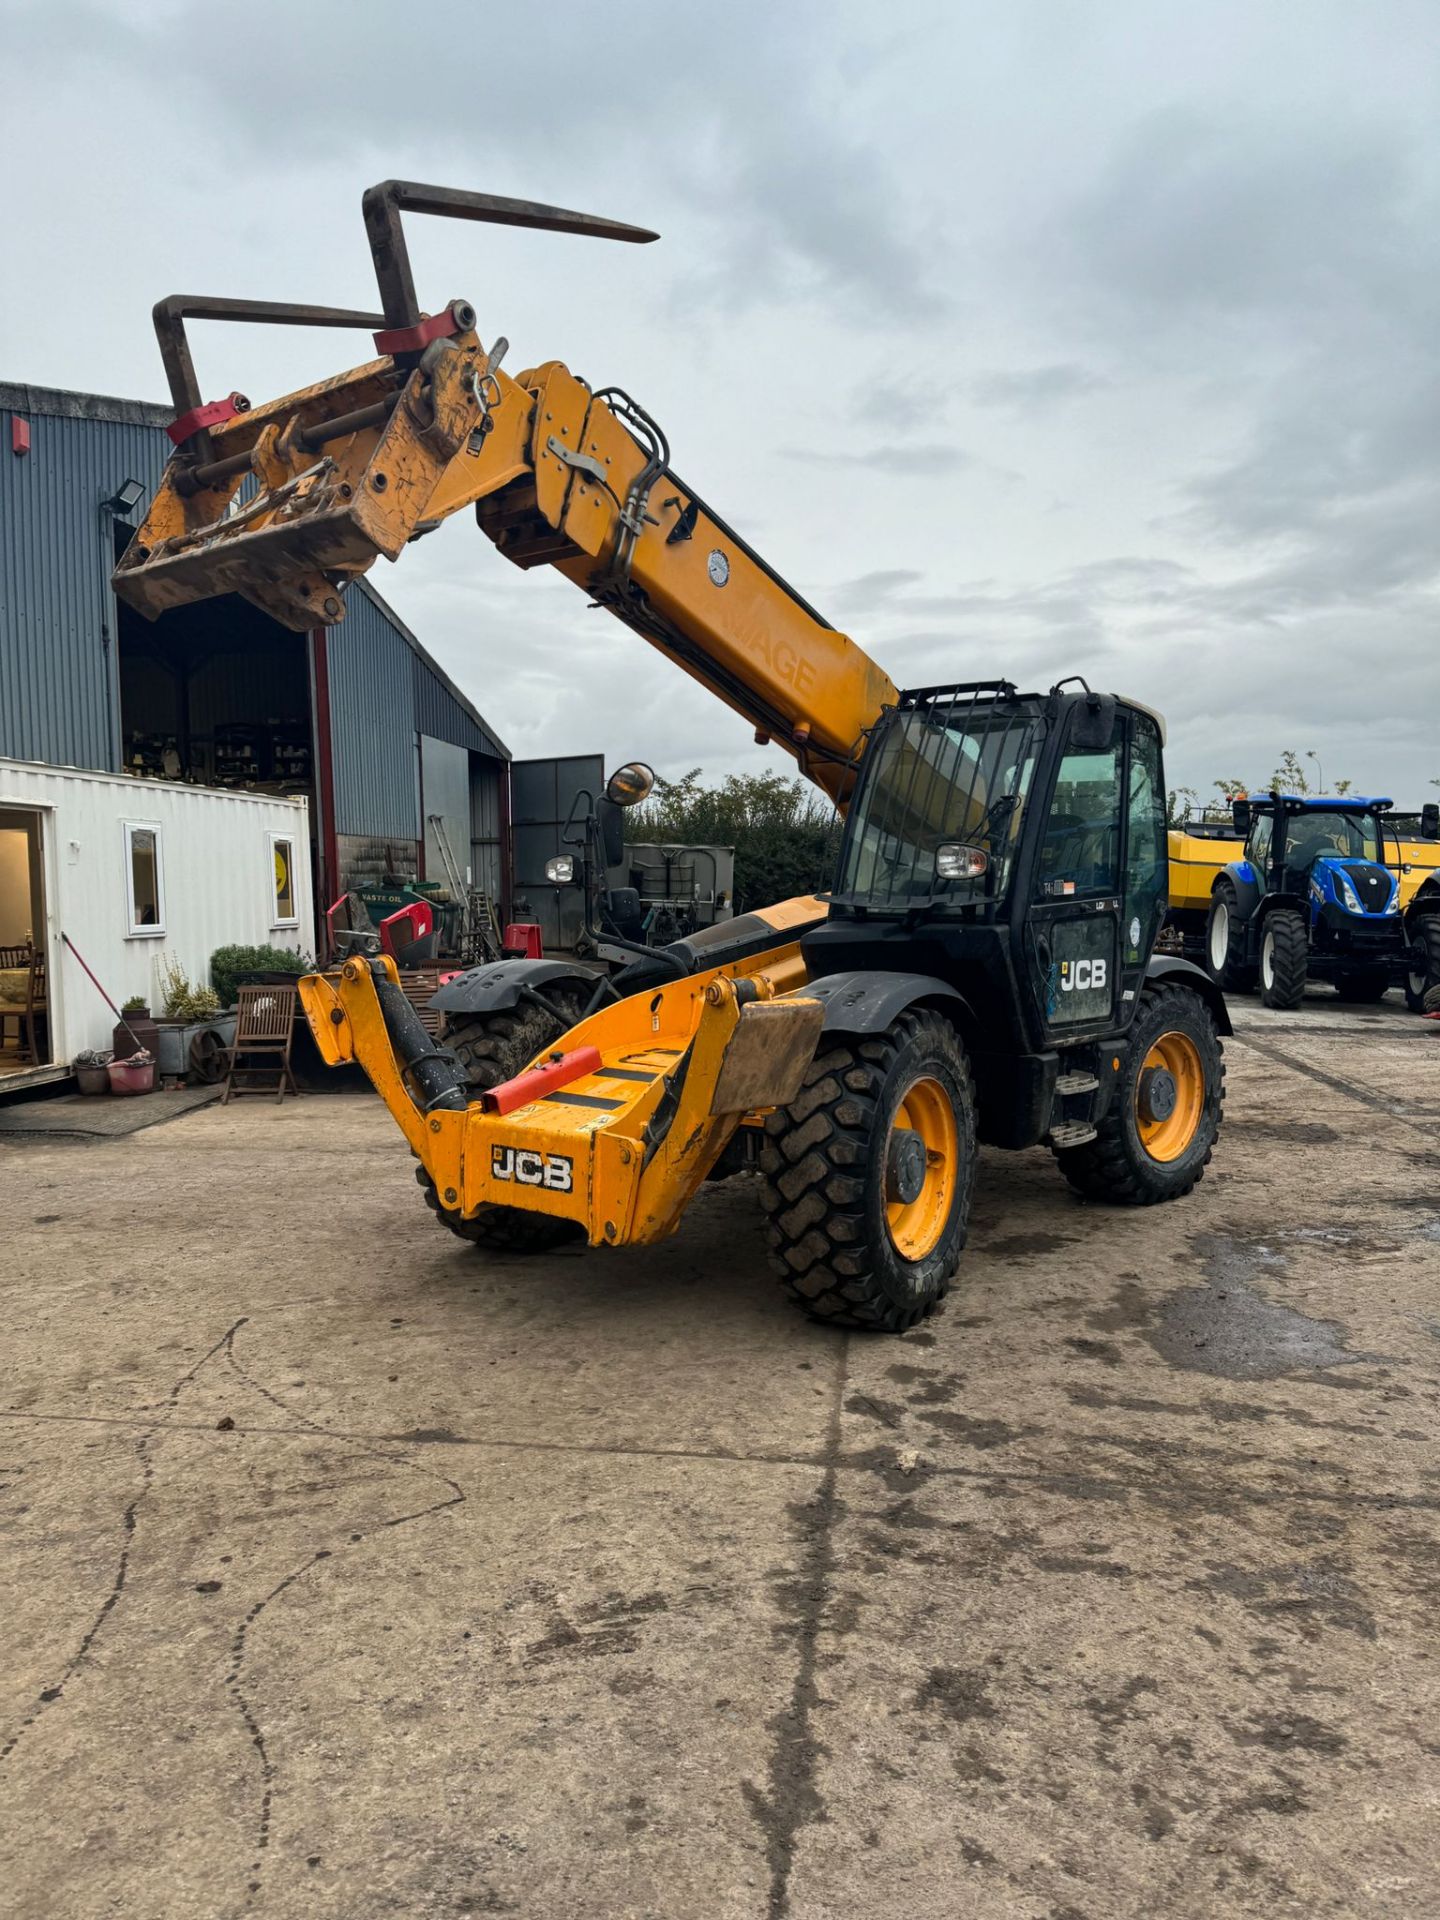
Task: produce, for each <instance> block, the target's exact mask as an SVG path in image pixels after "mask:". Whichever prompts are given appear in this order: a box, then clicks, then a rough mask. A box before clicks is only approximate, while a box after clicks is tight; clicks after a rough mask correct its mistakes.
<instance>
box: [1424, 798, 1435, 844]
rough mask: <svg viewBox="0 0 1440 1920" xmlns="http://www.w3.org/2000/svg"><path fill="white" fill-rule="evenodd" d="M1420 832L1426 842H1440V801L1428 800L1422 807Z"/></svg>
mask: <svg viewBox="0 0 1440 1920" xmlns="http://www.w3.org/2000/svg"><path fill="white" fill-rule="evenodd" d="M1420 832H1421V835H1422V837H1423V838H1424V839H1426V840H1440V800H1427V801H1426V802H1425V804H1424V806H1423V807H1421V809H1420Z"/></svg>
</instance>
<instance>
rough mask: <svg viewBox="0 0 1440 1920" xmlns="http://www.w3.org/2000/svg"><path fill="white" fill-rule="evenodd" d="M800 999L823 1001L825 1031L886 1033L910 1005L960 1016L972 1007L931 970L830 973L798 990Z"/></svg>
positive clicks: (957, 1020)
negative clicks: (952, 1012) (922, 971)
mask: <svg viewBox="0 0 1440 1920" xmlns="http://www.w3.org/2000/svg"><path fill="white" fill-rule="evenodd" d="M795 995H796V998H797V999H804V1000H819V1001H820V1002H821V1003H822V1005H823V1006H824V1008H825V1025H824V1028H823V1031H824V1032H825V1033H883V1032H884V1030H885V1029H886V1027H888V1026H889V1025H890V1022H891V1021H892V1020H893V1019H894V1018H895V1016H896V1015H897V1014H899V1013H903V1012H904V1011H905V1009H906V1008H907V1007H913V1006H920V1005H924V1006H939V1007H940V1008H942V1010H943V1009H945V1008H946V1007H947V1006H948V1007H952V1008H953V1009H954V1015H955V1017H956V1024H957V1025H960V1024H961V1020H960V1018H959V1016H961V1015H968V1014H969V1012H970V1008H969V1006H968V1004H967V1003H966V1001H965V1000H964V999H963V998H962V996H961V995H960V994H958V993H957V992H956V991H955V989H954V987H950V986H947V985H946V984H945V982H944V981H943V980H937V979H936V978H935V977H934V975H933V974H928V973H869V972H858V973H827V974H825V975H824V976H823V977H822V978H821V979H819V980H811V981H809V982H808V983H807V984H806V985H805V986H803V987H797V988H796V990H795Z"/></svg>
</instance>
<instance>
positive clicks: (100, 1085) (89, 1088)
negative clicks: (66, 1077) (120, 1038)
mask: <svg viewBox="0 0 1440 1920" xmlns="http://www.w3.org/2000/svg"><path fill="white" fill-rule="evenodd" d="M111 1058H112V1055H110V1054H109V1053H103V1052H101V1053H97V1052H96V1050H95V1048H94V1047H86V1049H85V1051H84V1052H83V1053H77V1054H76V1056H75V1058H74V1059H73V1060H72V1061H71V1062H70V1071H71V1072H72V1073H73V1074H74V1075H75V1084H76V1086H77V1087H79V1089H80V1091H81V1093H108V1092H109V1091H110V1075H109V1073H108V1072H107V1071H106V1069H107V1068H108V1067H109V1065H110V1061H111Z"/></svg>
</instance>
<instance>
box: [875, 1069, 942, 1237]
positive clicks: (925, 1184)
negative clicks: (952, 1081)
mask: <svg viewBox="0 0 1440 1920" xmlns="http://www.w3.org/2000/svg"><path fill="white" fill-rule="evenodd" d="M902 1129H907V1130H908V1131H910V1132H911V1133H918V1134H919V1136H920V1140H921V1143H922V1144H923V1146H924V1148H925V1171H924V1174H923V1176H922V1179H921V1184H920V1191H919V1193H917V1194H916V1196H915V1198H914V1199H913V1200H888V1199H887V1201H886V1203H885V1220H886V1224H887V1225H888V1227H889V1229H890V1238H891V1240H893V1241H894V1243H895V1250H896V1252H897V1253H899V1254H900V1255H901V1257H902V1258H903V1259H906V1260H923V1259H924V1258H925V1255H926V1254H927V1253H930V1252H931V1251H932V1250H933V1249H934V1247H935V1246H936V1244H937V1243H938V1241H939V1239H940V1236H941V1234H942V1233H943V1232H944V1231H945V1222H946V1221H947V1220H948V1219H949V1217H950V1206H951V1202H952V1201H953V1199H954V1196H955V1182H956V1179H957V1177H958V1173H959V1161H960V1132H959V1129H958V1127H957V1126H956V1124H955V1109H954V1107H952V1106H951V1104H950V1096H949V1094H948V1093H946V1091H945V1089H944V1087H943V1086H942V1085H941V1084H940V1082H939V1081H938V1080H932V1079H929V1078H926V1079H923V1080H916V1081H914V1082H912V1084H911V1085H910V1086H909V1087H908V1088H907V1089H906V1092H905V1097H904V1099H903V1100H902V1101H901V1102H900V1105H899V1106H898V1107H897V1108H896V1110H895V1118H894V1119H893V1120H892V1121H891V1123H890V1131H891V1135H892V1136H893V1135H894V1134H895V1133H898V1132H900V1131H901V1130H902ZM885 1151H886V1162H887V1164H888V1161H889V1154H890V1140H889V1139H887V1140H886V1143H885Z"/></svg>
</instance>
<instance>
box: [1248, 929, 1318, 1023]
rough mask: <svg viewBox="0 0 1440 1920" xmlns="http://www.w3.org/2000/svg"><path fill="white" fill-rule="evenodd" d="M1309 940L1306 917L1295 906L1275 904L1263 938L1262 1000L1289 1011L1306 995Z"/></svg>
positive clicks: (1261, 953) (1269, 1004) (1261, 952)
mask: <svg viewBox="0 0 1440 1920" xmlns="http://www.w3.org/2000/svg"><path fill="white" fill-rule="evenodd" d="M1309 971H1310V942H1309V940H1308V938H1307V937H1306V933H1305V921H1304V919H1303V917H1302V916H1301V915H1300V914H1298V913H1296V911H1295V909H1294V908H1293V907H1276V908H1275V909H1274V910H1273V911H1272V912H1271V913H1269V914H1267V915H1266V918H1265V931H1264V933H1263V934H1262V935H1261V938H1260V1004H1261V1006H1263V1007H1272V1008H1274V1009H1275V1010H1276V1011H1277V1012H1281V1013H1288V1012H1290V1011H1291V1010H1292V1009H1293V1008H1295V1007H1298V1006H1299V1004H1300V1002H1301V1001H1302V1000H1303V999H1304V998H1305V981H1306V978H1307V976H1308V974H1309Z"/></svg>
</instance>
